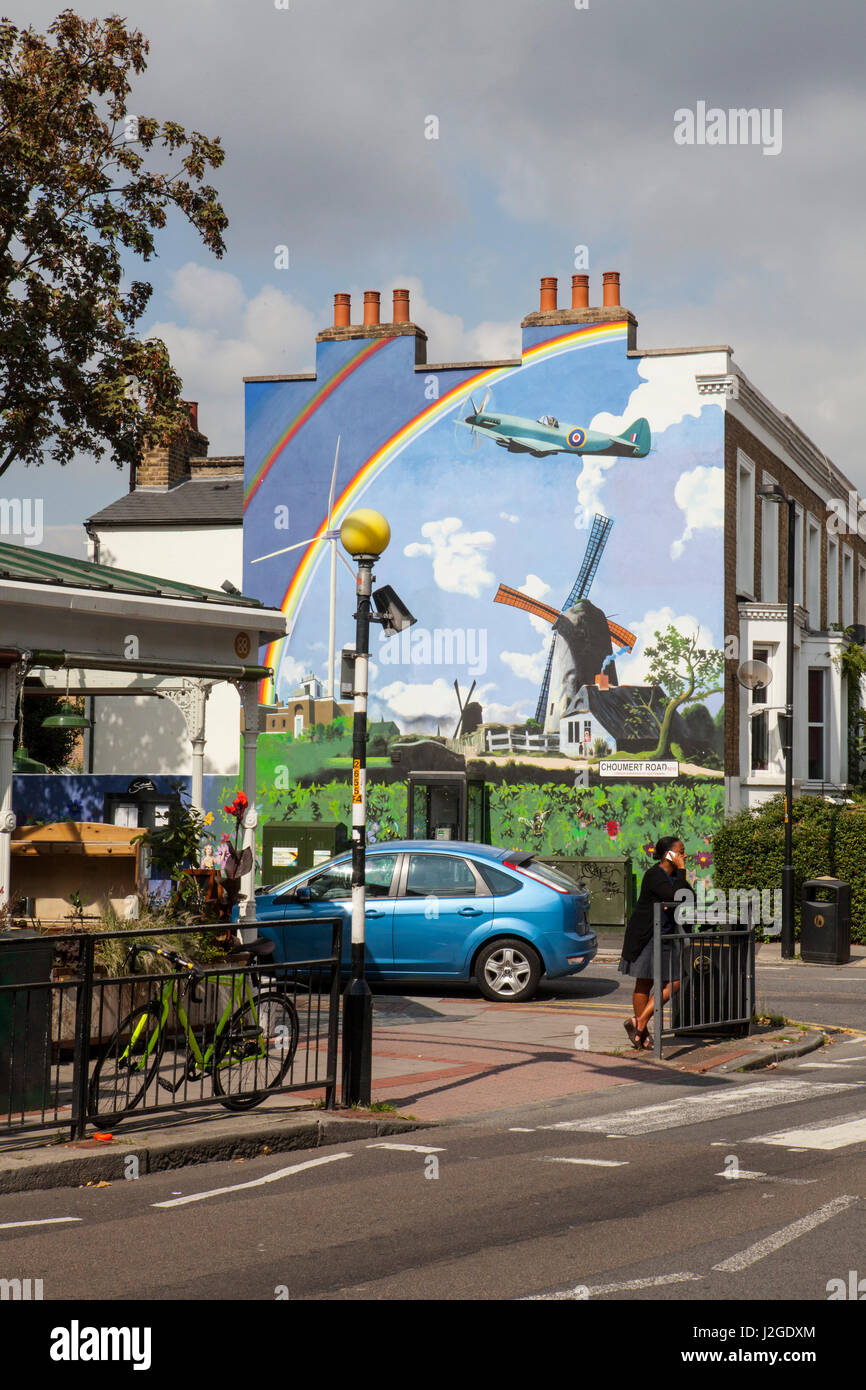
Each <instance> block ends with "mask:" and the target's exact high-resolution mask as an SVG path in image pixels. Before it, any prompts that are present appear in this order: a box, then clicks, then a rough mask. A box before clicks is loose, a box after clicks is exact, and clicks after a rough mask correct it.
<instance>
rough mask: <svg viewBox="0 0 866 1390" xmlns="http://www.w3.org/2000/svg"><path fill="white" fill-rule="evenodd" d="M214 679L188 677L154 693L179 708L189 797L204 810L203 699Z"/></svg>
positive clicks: (208, 692) (205, 703)
mask: <svg viewBox="0 0 866 1390" xmlns="http://www.w3.org/2000/svg"><path fill="white" fill-rule="evenodd" d="M215 683H216V682H215V681H207V680H196V679H193V678H190V679H189V680H185V681H183V682H182V684H181V685H170V686H165V687H163V688H162V689H160V691H159V692H158V693H159V694H160V695H161V696H162V697H163V699H166V700H171V703H172V704H173V705H176V706H177V708H178V709H179V710H180V712H181V714H182V715H183V718H184V723H185V724H186V732H187V736H188V738H189V741H190V743H191V744H192V787H191V793H190V800H191V802H192V805H193V806H194V807H195V809H196V810H197V811H203V810H204V745H205V713H206V707H207V699H208V696H209V695H210V692H211V688H212V686H213V685H215Z"/></svg>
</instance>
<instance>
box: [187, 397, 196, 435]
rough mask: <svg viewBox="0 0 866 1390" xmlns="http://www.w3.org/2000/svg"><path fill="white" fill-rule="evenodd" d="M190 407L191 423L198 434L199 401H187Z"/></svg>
mask: <svg viewBox="0 0 866 1390" xmlns="http://www.w3.org/2000/svg"><path fill="white" fill-rule="evenodd" d="M186 404H187V406H188V407H189V423H190V425H191V426H192V428H193V429H194V430H195V432H196V434H198V401H187V403H186Z"/></svg>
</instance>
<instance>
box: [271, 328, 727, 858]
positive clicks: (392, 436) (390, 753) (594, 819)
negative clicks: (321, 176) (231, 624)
mask: <svg viewBox="0 0 866 1390" xmlns="http://www.w3.org/2000/svg"><path fill="white" fill-rule="evenodd" d="M551 335H553V336H551ZM626 347H627V338H626V324H625V323H624V322H620V323H604V324H594V325H590V326H581V327H577V328H575V327H573V326H568V325H566V326H560V327H558V328H556V329H550V328H548V329H543V330H542V329H537V328H527V329H526V330H525V332H524V346H523V356H522V361H521V365H520V366H510V367H508V366H506V367H496V368H491V369H487V370H477V371H471V370H467V369H465V368H463V369H456V368H454V369H438V370H428V369H427V368H425V367H418V368H416V367H415V359H414V354H415V340H414V337H413V336H412V335H404V336H395V337H380V338H373V339H367V340H358V339H348V340H345V339H344V340H337V341H323V342H320V343H319V344H318V355H317V376H316V380H315V381H310V380H298V381H270V382H255V383H249V384H248V385H247V437H246V467H247V489H246V512H245V525H244V590H245V592H247V593H250V594H254V595H256V596H257V597H259V598H261V599H262V600H263V601H264V602H266V603H268V604H273V605H277V606H280V607H282V609H283V611H284V612H285V613H286V616H287V619H288V623H289V636H288V638H287V639H286V640H285V641H283V642H282V643H279V644H276V645H275V646H274V647H272V648H270V649H269V650H268V652H267V662H268V664H269V665H272V666H273V667H274V671H275V676H274V680H273V682H272V683H271V684H270V686H269V687H268V688H267V689H263V698H264V699H265V700H266V702H269V703H270V704H271V706H272V709H271V712H270V715H269V719H268V725H269V731H268V732H267V733H266V734H265V735H264V736H263V738H262V739H261V740H260V745H261V767H262V773H261V776H260V778H259V780H260V783H261V784H262V786H261V790H262V794H263V801H264V804H265V807H266V814H267V813H268V811H267V808H268V807H269V806H270V808H271V813H277V814H280V815H286V814H288V815H290V816H295V817H296V818H298V819H302V818H304V817H309V816H316V817H319V816H321V817H324V818H325V819H330V818H337V819H348V800H347V798H348V772H349V768H350V744H351V737H350V722H351V721H350V719H349V718H347V715H348V712H349V707H348V706H347V705H342V706H341V705H340V703H339V690H338V689H337V692H336V698H329V697H328V694H327V686H328V675H329V673H328V671H327V657H328V644H329V632H330V629H331V625H332V624H333V628H334V633H335V639H336V647H337V651H338V653H339V650H340V648H341V647H342V646H344V645H345V646H350V645H351V644H352V642H353V639H354V622H353V618H352V614H353V611H354V587H353V583H352V579H351V577H350V575H349V574H347V573H346V570H345V568H344V567H343V566H342V565H340V566H339V567H338V579H337V596H336V603H335V604H334V606H333V610H332V606H331V603H330V583H329V574H330V571H329V552H330V550H331V546H330V544H328V543H327V542H328V541H329V539H330V534H332V533H333V530H334V529H336V528H338V527H339V525H340V522H341V521H342V520H343V518H344V517H345V516H346V515H347V514H348V512H350V511H351V510H352V509H353V508H355V507H357V506H359V505H363V506H369V507H374V508H376V509H377V510H379V511H381V512H383V513H384V514H385V515H386V516H387V518H388V520H389V522H390V524H391V531H392V540H391V545H390V547H389V549H388V550H387V551H386V552H385V554H384V555H383V556H382V558H381V560H380V561H379V563H378V565H377V566H376V571H375V573H376V578H377V582H378V583H379V584H382V583H387V584H390V585H392V586H393V587H394V588H395V589H396V591H397V592H398V594H399V595H400V596H401V598H402V599H403V600H404V601H405V603H406V604H407V605H408V607H409V608H410V609H411V610H412V612H413V613H414V614H415V615H416V617H417V619H418V621H417V624H416V626H414V627H413V628H410V629H407V630H406V631H404V632H403V633H401V634H399V635H396V636H388V635H387V634H385V633H383V632H381V631H380V630H379V629H375V628H374V629H373V632H372V639H371V644H372V652H371V655H372V666H371V681H370V688H371V699H370V719H371V738H370V744H369V747H368V761H369V766H370V783H371V791H370V801H371V816H370V820H371V832H370V833H371V838H389V837H390V838H393V837H395V836H396V835H400V834H404V833H405V828H406V775H407V771H408V770H411V769H415V770H416V771H417V769H419V768H425V767H426V768H428V769H430V770H433V769H439V770H448V769H449V768H455V769H456V768H462V769H465V770H466V772H467V773H468V775H469V776H470V777H475V778H479V779H481V780H483V781H484V782H485V784H486V785H487V787H488V789H489V806H490V833H491V837H492V839H493V841H494V842H497V841H503V840H504V841H507V842H508V843H520V844H524V845H527V846H529V847H536V848H537V849H539V850H541V851H546V852H560V853H564V852H580V853H585V854H592V853H604V852H608V853H610V852H613V853H621V852H624V851H625V852H629V853H631V854H632V855H633V856H634V857H636V858H637V859H638V860H640V858H641V855H643V854H645V852H646V846H647V845H648V844H649V843H650V841H651V837H652V836H653V835H655V834H658V833H661V831H662V830H663V829H670V828H676V827H679V828H680V829H681V830H682V832H683V834H684V837H685V838H686V839H687V841H688V843H687V848H688V849H689V851H690V853H691V855H692V857H693V860H694V863H695V867H696V868H699V869H704V868H709V863H708V858H709V852H708V850H707V848H706V846H707V845H708V843H709V837H710V835H711V833H712V829H713V827H714V825H715V824H716V823H717V821H718V820H719V819H720V818H721V815H722V787H721V783H722V756H723V750H722V694H721V689H722V652H721V648H722V647H723V635H722V612H723V603H722V588H723V554H722V514H723V488H722V478H723V416H722V411H721V409H720V407H719V406H718V404H716V403H713V402H710V401H707V400H704V399H702V398H700V397H699V395H698V393H697V388H696V385H695V379H694V364H693V362H692V363H689V362H688V361H686V360H684V359H682V358H680V357H677V356H658V357H644V358H638V357H629V356H628V355H627V352H626ZM575 422H580V423H575ZM338 437H339V440H340V447H339V457H338V463H337V471H336V476H335V481H334V501H333V509H332V513H331V532H330V533H329V531H328V506H329V492H330V490H331V472H332V467H333V465H334V457H335V449H336V445H337V440H338ZM292 545H296V546H297V547H298V548H297V549H294V550H291V551H289V552H288V553H286V554H283V555H279V556H276V557H275V558H273V559H269V560H267V561H265V562H263V563H253V562H254V561H256V560H258V558H259V557H260V556H263V555H267V554H270V553H271V552H273V551H275V550H277V549H279V548H282V547H286V546H292ZM338 674H339V672H338ZM698 856H700V858H698Z"/></svg>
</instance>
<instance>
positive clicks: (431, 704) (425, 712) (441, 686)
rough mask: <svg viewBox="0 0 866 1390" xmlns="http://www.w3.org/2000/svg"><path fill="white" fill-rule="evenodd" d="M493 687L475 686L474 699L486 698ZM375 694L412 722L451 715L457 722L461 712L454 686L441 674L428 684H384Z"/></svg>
mask: <svg viewBox="0 0 866 1390" xmlns="http://www.w3.org/2000/svg"><path fill="white" fill-rule="evenodd" d="M492 689H493V686H492V685H489V684H488V685H483V686H476V688H475V690H474V691H473V695H472V698H473V700H482V701H483V699H484V695H485V693H486V692H487V691H488V690H492ZM376 694H377V697H378V699H379V700H380V701H381V702H382V703H383V704H384V705H385V706H386V707H387V709H388V710H389V711H390V713H391V715H392V716H393V715H396V716H397V717H398V718H400V719H402V720H404V721H406V722H408V723H410V724H411V723H417V722H419V721H423V720H434V721H435V720H438V719H450V718H453V719H454V720H455V722H456V720H457V719H458V717H459V714H460V711H459V708H458V705H457V697H456V695H455V693H454V686H453V685H449V683H448V681H446V680H444V679H443V677H442V676H437V677H436V679H435V681H429V682H428V683H427V684H426V685H424V684H417V685H415V684H413V685H410V684H408V682H407V681H392V682H391V684H390V685H386V686H383V687H382V688H381V689H380V690H378V691H377V692H376Z"/></svg>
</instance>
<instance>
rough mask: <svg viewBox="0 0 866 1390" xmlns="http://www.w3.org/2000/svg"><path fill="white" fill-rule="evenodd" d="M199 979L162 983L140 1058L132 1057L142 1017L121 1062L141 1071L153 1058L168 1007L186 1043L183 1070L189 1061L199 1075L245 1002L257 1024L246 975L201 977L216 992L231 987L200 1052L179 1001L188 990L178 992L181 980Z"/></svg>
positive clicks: (179, 976) (231, 1062) (228, 1062)
mask: <svg viewBox="0 0 866 1390" xmlns="http://www.w3.org/2000/svg"><path fill="white" fill-rule="evenodd" d="M159 954H162V952H159ZM201 978H202V977H201V976H198V977H196V976H192V975H186V976H184V975H182V974H180V973H177V974H175V975H173V976H172V977H171V978H170V979H167V980H166V982H165V984H164V985H163V987H162V989H161V990H160V992H159V996H158V998H159V1003H160V1015H159V1019H158V1022H157V1026H156V1028H155V1029H154V1030H153V1033H152V1034H151V1036H150V1037H149V1038H148V1040H147V1045H146V1047H145V1049H144V1051H143V1052H142V1053H141V1055H140V1056H138V1055H136V1054H135V1051H134V1049H135V1044H136V1042H137V1041H138V1039H139V1038H140V1037H141V1035H142V1032H143V1030H144V1028H145V1026H146V1019H145V1018H142V1019H140V1021H139V1022H138V1024H137V1025H136V1027H135V1028H134V1029H133V1031H132V1033H131V1035H130V1039H129V1042H128V1043H127V1045H126V1047H125V1048H124V1050H123V1052H122V1053H121V1059H122V1060H123V1061H125V1062H127V1063H128V1065H129V1067H130V1069H137V1070H139V1071H142V1070H144V1069H145V1068H146V1067H147V1066H148V1064H149V1062H150V1060H151V1058H152V1057H153V1054H154V1051H155V1050H156V1048H157V1047H161V1046H162V1042H163V1038H164V1034H165V1027H166V1023H167V1022H168V1014H169V1009H170V1008H171V1006H172V1005H174V1008H175V1012H176V1013H177V1018H178V1022H179V1024H180V1027H181V1031H182V1033H183V1036H184V1038H185V1040H186V1050H187V1067H189V1064H190V1061H192V1062H193V1063H194V1065H195V1066H197V1067H199V1068H200V1069H201V1071H202V1072H206V1071H208V1070H210V1069H211V1068H212V1066H213V1060H214V1054H215V1052H216V1047H217V1043H218V1041H219V1039H220V1037H221V1036H222V1034H223V1032H224V1031H225V1028H226V1025H227V1023H228V1021H229V1019H230V1018H231V1017H232V1015H233V1014H234V1013H235V1012H236V1011H237V1010H238V1009H239V1008H241V1007H242V1005H243V1004H244V1003H245V1002H247V1003H249V1005H250V1008H251V1011H252V1015H251V1016H252V1019H253V1021H256V1022H257V1015H256V996H255V993H254V991H253V988H252V985H251V982H250V977H249V975H246V974H241V973H234V974H232V975H219V974H217V975H207V976H205V977H203V978H204V979H205V980H207V981H208V982H213V984H214V985H215V987H216V988H217V989H219V988H220V986H225V985H229V986H230V987H231V995H230V998H229V1000H228V1003H227V1004H226V1006H225V1008H224V1009H223V1011H222V1014H221V1015H220V1018H219V1020H218V1022H217V1024H216V1027H215V1029H214V1035H213V1038H212V1040H211V1041H210V1042H209V1043H208V1044H207V1045H206V1046H205V1047H204V1050H202V1047H201V1046H200V1045H199V1040H198V1038H197V1037H196V1035H195V1030H194V1029H193V1026H192V1024H191V1023H190V1020H189V1015H188V1014H187V1012H186V1009H185V1008H184V1005H183V1002H182V995H186V994H188V993H189V992H190V989H189V988H187V989H184V990H183V991H182V990H181V987H180V986H181V982H182V981H183V980H186V981H188V982H189V984H190V986H191V985H192V984H193V983H195V982H196V979H199V980H200V979H201ZM221 1065H223V1066H226V1067H231V1066H233V1065H234V1059H233V1058H231V1057H227V1058H226V1059H225V1061H224V1062H223V1063H221Z"/></svg>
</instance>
